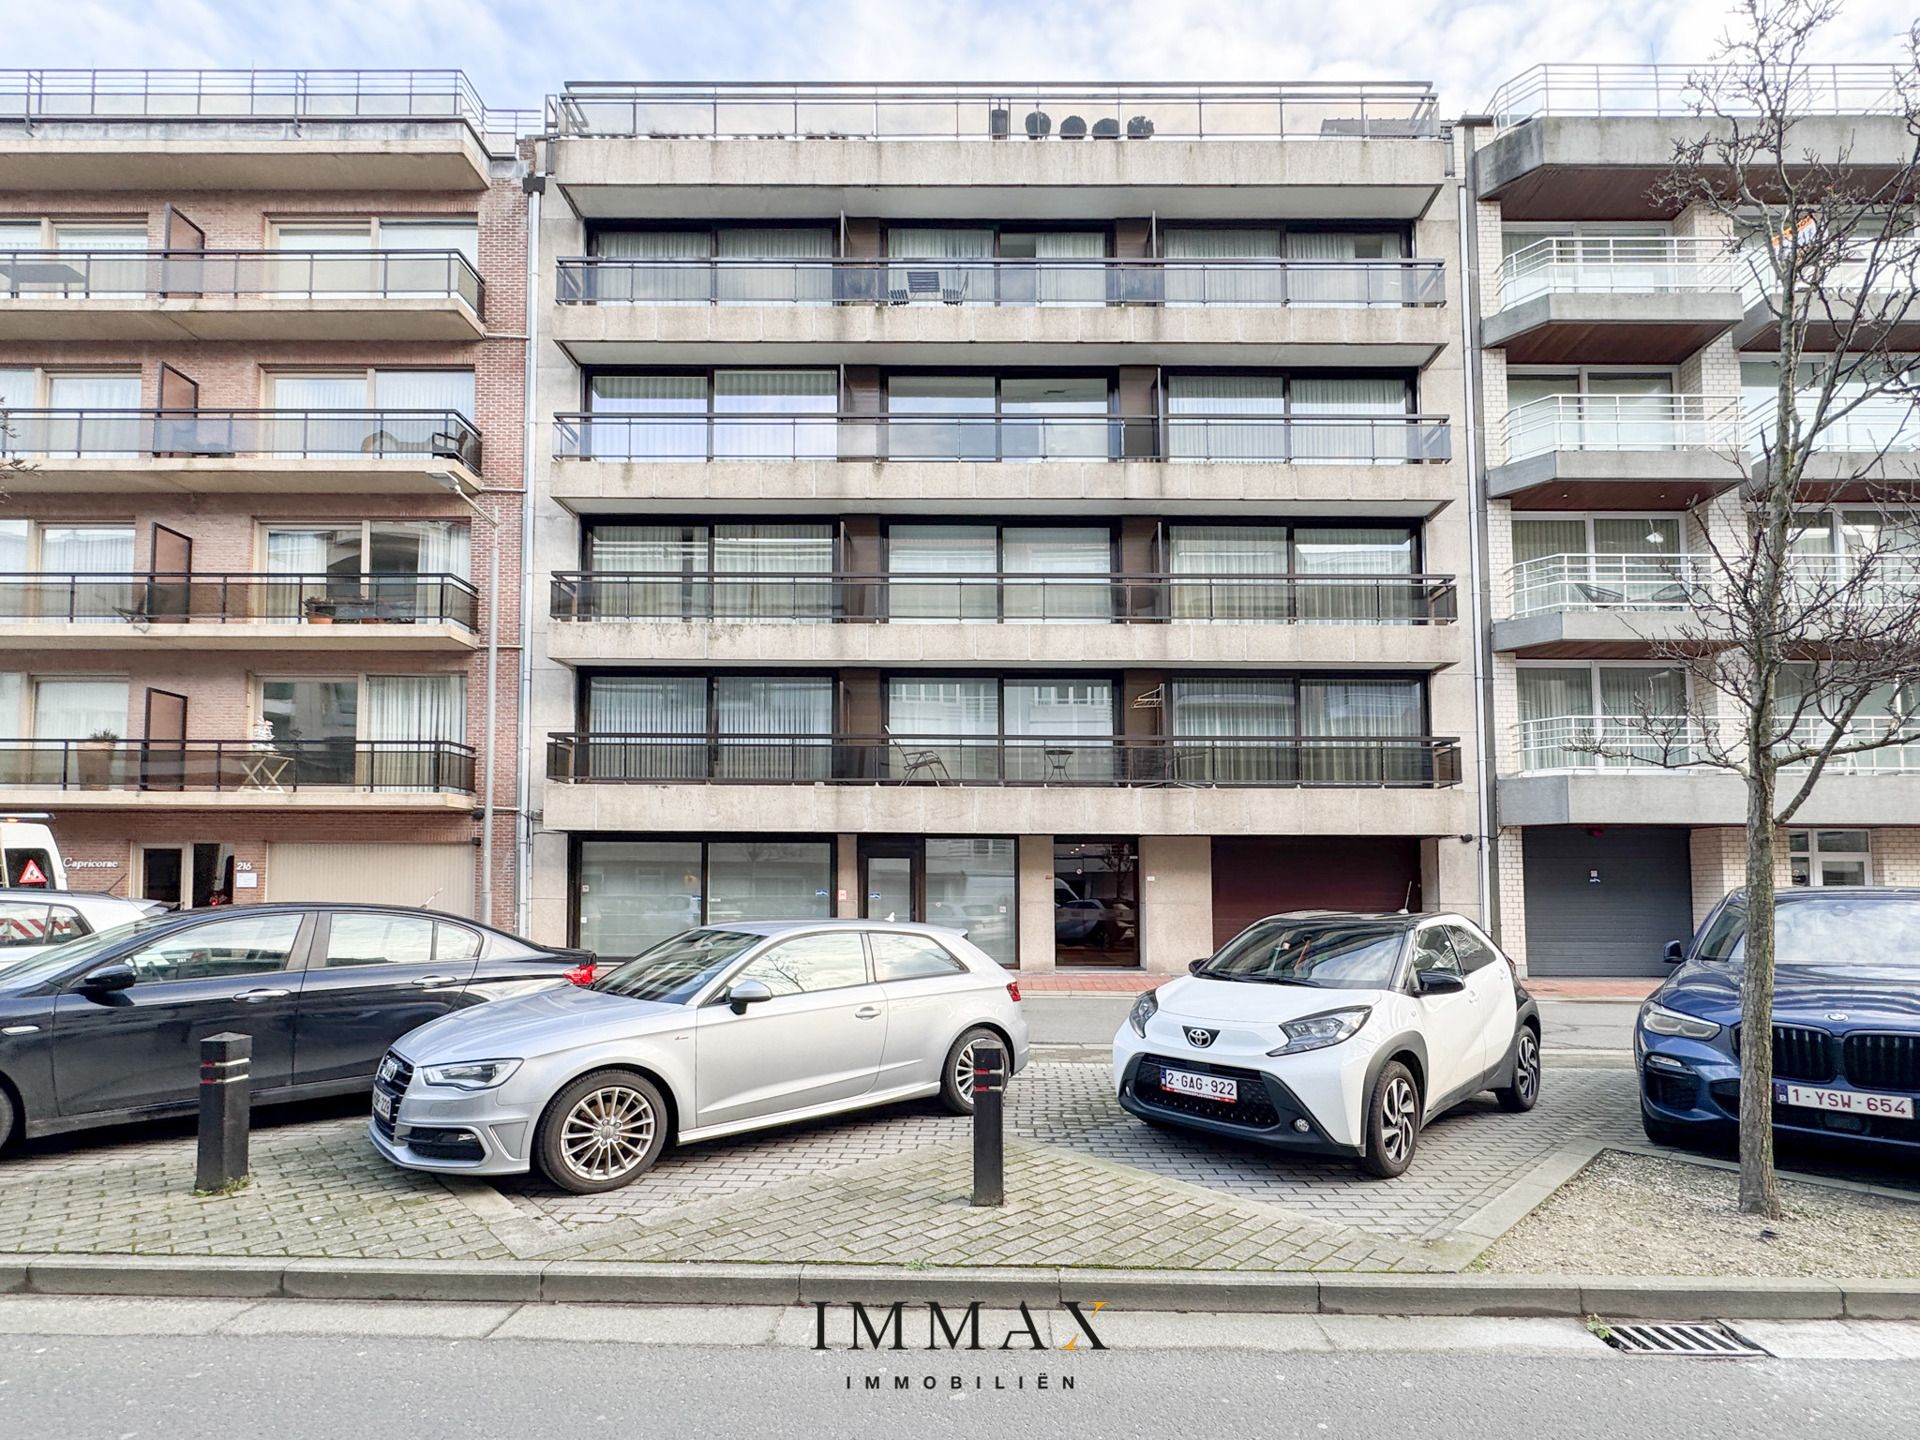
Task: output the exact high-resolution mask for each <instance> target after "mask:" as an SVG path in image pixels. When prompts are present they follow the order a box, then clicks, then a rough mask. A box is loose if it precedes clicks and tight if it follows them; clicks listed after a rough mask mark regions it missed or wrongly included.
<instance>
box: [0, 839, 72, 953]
mask: <svg viewBox="0 0 1920 1440" xmlns="http://www.w3.org/2000/svg"><path fill="white" fill-rule="evenodd" d="M35 853H39V854H40V855H41V857H42V859H41V864H42V868H43V869H44V867H45V864H46V862H45V858H44V852H33V851H25V852H22V851H8V852H7V859H8V860H9V862H11V861H12V859H13V857H14V856H15V855H19V854H35ZM9 883H13V882H12V880H11V877H9ZM91 933H92V927H91V926H90V925H88V924H87V922H86V921H85V920H83V919H81V918H80V913H79V912H78V911H77V910H74V909H73V908H72V907H71V906H67V905H39V904H34V903H32V902H29V901H23V900H0V945H61V944H64V943H65V942H67V941H68V940H77V939H79V938H80V937H81V936H82V935H87V934H91Z"/></svg>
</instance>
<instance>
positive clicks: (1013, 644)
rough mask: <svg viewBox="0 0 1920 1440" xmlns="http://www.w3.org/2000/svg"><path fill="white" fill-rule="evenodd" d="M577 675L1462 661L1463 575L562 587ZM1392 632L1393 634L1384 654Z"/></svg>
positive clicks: (559, 645) (716, 581)
mask: <svg viewBox="0 0 1920 1440" xmlns="http://www.w3.org/2000/svg"><path fill="white" fill-rule="evenodd" d="M550 613H551V614H552V617H553V618H554V619H555V620H556V621H560V622H564V623H561V624H556V625H554V626H552V627H550V628H549V630H548V631H547V653H548V655H549V656H550V657H551V658H553V659H555V660H558V661H560V662H561V663H563V664H576V665H580V664H602V663H605V664H637V663H647V662H651V663H662V662H671V663H713V664H727V663H733V662H738V663H756V662H757V663H765V662H779V663H786V664H821V665H842V664H856V665H858V664H906V663H913V662H917V661H933V660H940V661H954V660H961V661H965V662H968V663H975V662H977V663H981V664H998V663H1025V662H1040V661H1046V660H1057V659H1060V658H1062V657H1066V656H1072V657H1073V658H1074V659H1075V661H1076V662H1079V663H1110V664H1115V665H1148V664H1177V663H1186V664H1204V665H1217V666H1222V667H1237V666H1254V665H1258V666H1272V665H1274V664H1280V663H1284V664H1290V665H1339V666H1342V667H1351V668H1371V667H1375V666H1383V665H1391V666H1393V667H1395V668H1398V669H1406V668H1409V667H1430V668H1438V667H1440V666H1444V665H1448V664H1451V663H1453V662H1454V661H1456V660H1458V659H1459V658H1460V643H1459V641H1458V640H1457V638H1456V637H1455V635H1454V634H1453V633H1452V632H1451V631H1449V629H1448V627H1450V626H1451V625H1452V624H1453V623H1454V621H1455V619H1456V616H1457V597H1456V594H1455V588H1454V580H1453V577H1452V576H1451V575H1264V576H1263V575H1252V576H1245V575H1234V576H1204V575H1145V576H1125V575H1114V576H1108V575H1092V576H1062V575H1021V574H1004V575H937V574H935V575H907V574H901V575H892V576H887V575H823V574H818V573H815V574H807V575H758V574H756V575H750V576H749V575H739V574H705V575H690V574H685V573H672V574H665V573H663V574H635V573H611V572H606V571H598V572H568V573H563V574H558V575H555V576H554V577H553V588H552V597H551V609H550ZM1382 627H1387V628H1391V629H1393V630H1395V631H1396V632H1397V633H1396V635H1395V637H1394V638H1393V639H1392V640H1391V641H1388V640H1386V638H1385V637H1384V636H1382V634H1381V633H1380V632H1381V629H1382Z"/></svg>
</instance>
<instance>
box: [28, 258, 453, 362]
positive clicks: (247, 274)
mask: <svg viewBox="0 0 1920 1440" xmlns="http://www.w3.org/2000/svg"><path fill="white" fill-rule="evenodd" d="M481 295H482V286H481V281H480V275H479V273H478V272H477V271H476V270H475V269H474V268H473V266H472V265H471V264H470V263H469V262H468V261H467V259H466V257H465V256H463V255H461V254H459V253H458V252H455V251H433V250H371V251H355V252H341V251H303V250H193V251H183V250H151V251H143V250H11V251H0V340H139V341H148V342H157V341H167V340H445V341H472V340H478V339H479V338H480V337H481V336H482V335H484V334H485V333H486V326H485V325H484V324H483V323H482V321H481V310H482V304H481Z"/></svg>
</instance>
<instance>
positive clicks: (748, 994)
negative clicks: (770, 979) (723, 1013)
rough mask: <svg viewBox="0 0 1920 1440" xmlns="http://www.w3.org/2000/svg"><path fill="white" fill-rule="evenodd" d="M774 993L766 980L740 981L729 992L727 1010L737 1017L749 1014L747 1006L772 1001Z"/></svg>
mask: <svg viewBox="0 0 1920 1440" xmlns="http://www.w3.org/2000/svg"><path fill="white" fill-rule="evenodd" d="M772 998H773V991H771V990H769V989H768V988H767V982H766V981H764V980H738V981H735V982H734V984H733V985H732V986H731V987H730V988H729V989H728V991H727V1008H728V1009H730V1010H732V1011H733V1013H734V1014H736V1015H744V1014H746V1013H747V1006H749V1005H755V1004H758V1003H759V1002H760V1001H762V1000H771V999H772Z"/></svg>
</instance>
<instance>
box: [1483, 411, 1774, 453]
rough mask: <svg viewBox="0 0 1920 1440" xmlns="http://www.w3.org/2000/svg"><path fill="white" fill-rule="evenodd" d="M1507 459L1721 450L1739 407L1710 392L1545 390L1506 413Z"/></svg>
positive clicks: (1732, 436) (1732, 440)
mask: <svg viewBox="0 0 1920 1440" xmlns="http://www.w3.org/2000/svg"><path fill="white" fill-rule="evenodd" d="M1505 428H1506V441H1507V458H1508V459H1509V460H1520V459H1524V458H1525V457H1526V456H1529V455H1541V454H1545V453H1546V452H1548V451H1550V450H1726V451H1732V450H1734V449H1737V448H1738V447H1739V444H1740V407H1739V402H1738V401H1736V400H1733V399H1731V398H1723V397H1720V396H1713V395H1547V396H1544V397H1542V398H1541V399H1539V400H1530V401H1528V402H1527V403H1526V404H1524V405H1516V406H1515V407H1514V408H1513V409H1511V410H1509V411H1508V412H1507V420H1506V427H1505Z"/></svg>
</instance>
